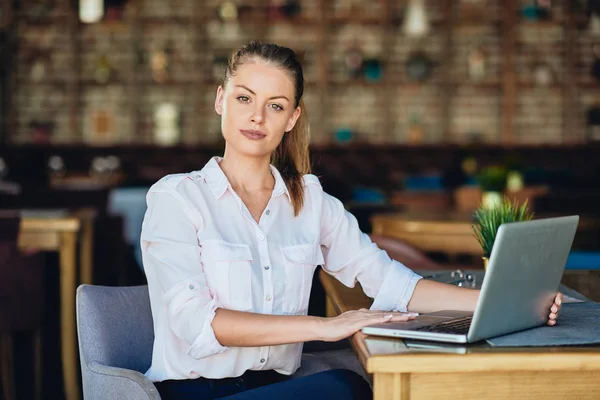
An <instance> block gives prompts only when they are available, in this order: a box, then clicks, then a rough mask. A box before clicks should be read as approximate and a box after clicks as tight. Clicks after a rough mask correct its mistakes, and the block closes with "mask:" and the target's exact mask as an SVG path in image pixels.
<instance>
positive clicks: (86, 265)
mask: <svg viewBox="0 0 600 400" xmlns="http://www.w3.org/2000/svg"><path fill="white" fill-rule="evenodd" d="M93 247H94V223H93V222H92V221H91V220H89V219H82V220H81V254H80V260H79V264H80V268H81V269H80V280H81V283H85V284H90V285H91V284H92V283H93V280H94V278H93V276H94V266H93Z"/></svg>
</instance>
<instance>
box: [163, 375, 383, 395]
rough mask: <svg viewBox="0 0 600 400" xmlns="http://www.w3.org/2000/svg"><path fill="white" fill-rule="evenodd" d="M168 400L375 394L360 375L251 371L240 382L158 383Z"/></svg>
mask: <svg viewBox="0 0 600 400" xmlns="http://www.w3.org/2000/svg"><path fill="white" fill-rule="evenodd" d="M155 385H156V388H157V389H158V392H159V393H160V396H161V398H162V399H164V400H212V399H223V400H225V399H227V400H257V399H260V400H264V399H278V400H300V399H302V400H306V399H309V400H318V399H325V400H333V399H340V400H342V399H343V400H346V399H348V400H366V399H372V398H373V394H372V392H371V388H370V387H369V384H368V383H367V382H366V381H365V380H364V379H363V378H362V376H360V375H358V374H357V373H356V372H353V371H350V370H346V369H334V370H330V371H324V372H320V373H317V374H314V375H308V376H304V377H301V378H296V379H289V378H288V377H287V376H285V375H281V374H278V373H277V372H275V371H247V372H246V373H245V374H243V375H242V376H240V377H238V378H225V379H205V378H198V379H191V380H181V381H177V380H173V381H163V382H156V383H155Z"/></svg>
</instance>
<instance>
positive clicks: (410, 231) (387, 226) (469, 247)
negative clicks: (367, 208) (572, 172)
mask: <svg viewBox="0 0 600 400" xmlns="http://www.w3.org/2000/svg"><path fill="white" fill-rule="evenodd" d="M540 217H546V216H540ZM548 217H550V215H548ZM473 223H474V219H473V214H472V213H470V212H460V211H444V212H427V213H426V212H401V213H392V214H380V215H374V216H373V217H371V224H372V227H373V234H376V235H381V236H388V237H392V238H397V239H401V240H404V241H406V242H407V243H410V244H412V245H413V246H415V247H416V248H418V249H420V250H422V251H425V252H442V253H446V254H450V255H456V254H467V255H471V256H477V257H481V256H483V251H482V250H481V246H480V245H479V243H478V242H477V240H476V239H475V236H474V235H473V228H472V225H473ZM599 226H600V223H599V221H598V220H596V219H592V218H587V217H581V218H580V220H579V226H578V233H577V236H576V241H577V240H578V239H580V238H582V235H583V233H582V232H590V234H591V235H595V234H596V233H597V232H596V231H597V230H598V227H599ZM591 232H595V233H591ZM595 240H597V239H595Z"/></svg>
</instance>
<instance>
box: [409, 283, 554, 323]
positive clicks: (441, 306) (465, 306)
mask: <svg viewBox="0 0 600 400" xmlns="http://www.w3.org/2000/svg"><path fill="white" fill-rule="evenodd" d="M479 293H480V291H479V290H476V289H468V288H463V287H458V286H454V285H450V284H448V283H441V282H435V281H427V280H425V279H421V280H420V281H419V282H418V283H417V286H416V287H415V291H414V292H413V295H412V298H411V299H410V301H409V302H408V310H409V311H413V312H419V313H427V312H435V311H441V310H461V311H475V306H476V305H477V299H478V298H479ZM562 301H563V295H562V293H560V292H559V293H557V294H556V297H555V298H554V303H553V304H552V306H551V307H550V315H549V318H548V325H550V326H553V325H555V324H556V319H557V318H558V312H559V311H560V307H561V304H562Z"/></svg>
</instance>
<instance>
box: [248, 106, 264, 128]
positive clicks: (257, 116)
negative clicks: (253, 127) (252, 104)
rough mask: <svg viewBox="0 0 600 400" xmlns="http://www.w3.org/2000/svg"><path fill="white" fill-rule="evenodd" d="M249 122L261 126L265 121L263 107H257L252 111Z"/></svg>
mask: <svg viewBox="0 0 600 400" xmlns="http://www.w3.org/2000/svg"><path fill="white" fill-rule="evenodd" d="M250 120H251V121H252V122H253V123H255V124H262V123H263V121H264V120H265V110H264V108H263V107H261V106H259V107H256V108H255V109H254V112H253V113H252V116H251V118H250Z"/></svg>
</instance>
